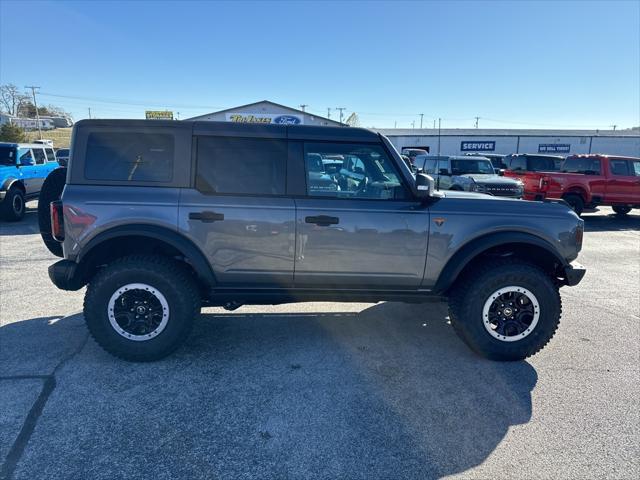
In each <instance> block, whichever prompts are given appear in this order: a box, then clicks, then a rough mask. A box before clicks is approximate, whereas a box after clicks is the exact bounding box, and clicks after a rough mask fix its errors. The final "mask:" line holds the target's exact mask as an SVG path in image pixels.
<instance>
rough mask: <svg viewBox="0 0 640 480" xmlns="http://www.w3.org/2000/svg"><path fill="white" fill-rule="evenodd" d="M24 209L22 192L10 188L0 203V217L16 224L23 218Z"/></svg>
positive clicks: (18, 189) (15, 188) (16, 188)
mask: <svg viewBox="0 0 640 480" xmlns="http://www.w3.org/2000/svg"><path fill="white" fill-rule="evenodd" d="M26 208H27V207H26V205H25V201H24V192H23V191H22V190H21V189H20V188H18V187H15V186H14V187H11V188H10V189H9V191H8V192H7V194H6V195H5V197H4V200H3V201H2V203H0V217H1V218H2V219H3V220H6V221H8V222H17V221H19V220H22V219H23V218H24V212H25V210H26Z"/></svg>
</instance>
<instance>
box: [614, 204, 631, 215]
mask: <svg viewBox="0 0 640 480" xmlns="http://www.w3.org/2000/svg"><path fill="white" fill-rule="evenodd" d="M611 208H613V211H614V212H616V213H617V214H618V215H626V214H627V213H629V212H630V211H631V207H622V206H617V207H611Z"/></svg>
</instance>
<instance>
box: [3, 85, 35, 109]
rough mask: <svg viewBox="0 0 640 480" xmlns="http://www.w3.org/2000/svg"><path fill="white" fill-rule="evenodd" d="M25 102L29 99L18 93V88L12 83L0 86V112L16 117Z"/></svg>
mask: <svg viewBox="0 0 640 480" xmlns="http://www.w3.org/2000/svg"><path fill="white" fill-rule="evenodd" d="M27 100H29V97H28V96H27V95H25V94H23V93H20V90H18V87H16V86H15V85H13V84H12V83H9V84H7V85H0V110H2V111H4V112H6V113H8V114H9V115H18V111H19V110H20V108H21V107H22V105H23V104H24V103H25V102H26V101H27Z"/></svg>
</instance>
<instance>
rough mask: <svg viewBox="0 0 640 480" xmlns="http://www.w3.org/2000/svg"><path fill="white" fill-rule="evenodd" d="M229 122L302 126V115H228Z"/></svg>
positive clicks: (226, 115)
mask: <svg viewBox="0 0 640 480" xmlns="http://www.w3.org/2000/svg"><path fill="white" fill-rule="evenodd" d="M225 117H226V120H227V122H236V123H273V124H277V125H301V124H302V123H303V121H304V118H303V117H302V115H291V114H282V113H233V112H232V113H226V114H225Z"/></svg>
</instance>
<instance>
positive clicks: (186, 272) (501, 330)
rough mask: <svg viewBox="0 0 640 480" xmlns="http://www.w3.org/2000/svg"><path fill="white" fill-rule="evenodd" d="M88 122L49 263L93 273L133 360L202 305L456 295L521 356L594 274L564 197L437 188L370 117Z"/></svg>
mask: <svg viewBox="0 0 640 480" xmlns="http://www.w3.org/2000/svg"><path fill="white" fill-rule="evenodd" d="M74 129H75V130H74V133H73V146H72V149H73V152H74V154H73V157H71V159H70V161H69V166H68V172H67V175H66V177H65V176H64V175H62V173H64V171H65V170H66V169H58V170H56V172H57V173H58V174H59V175H58V180H57V181H56V182H52V183H50V184H49V185H55V187H51V188H50V189H48V190H50V191H49V192H47V194H48V197H49V198H54V197H55V196H56V195H60V192H63V193H62V197H61V199H60V200H57V201H54V202H52V203H51V220H52V221H51V225H52V232H47V233H52V234H53V237H54V238H55V239H57V240H58V241H60V242H62V243H63V245H64V247H63V249H62V251H60V252H59V253H58V254H60V255H62V252H64V259H62V260H60V261H58V262H57V263H54V264H53V265H51V266H50V268H49V276H50V278H51V280H52V281H53V283H54V284H55V285H56V286H58V287H59V288H61V289H64V290H78V289H80V288H82V287H83V286H85V285H88V286H87V290H86V294H85V301H84V318H85V321H86V322H87V325H88V328H89V331H90V332H91V334H92V335H93V337H94V338H95V339H96V340H97V342H98V343H99V344H100V345H101V346H102V347H104V348H105V349H106V350H107V351H109V352H111V353H112V354H114V355H116V356H119V357H122V358H125V359H127V360H136V361H150V360H156V359H159V358H162V357H164V356H166V355H168V354H169V353H170V352H172V351H174V350H175V349H176V348H177V347H178V346H179V345H180V344H182V343H183V342H184V340H185V339H186V338H187V335H188V334H189V331H190V329H191V327H192V325H193V322H194V319H195V318H196V317H197V316H198V314H199V312H200V307H201V305H218V306H224V307H225V308H227V309H229V310H233V309H235V308H238V307H239V306H241V305H243V304H278V303H287V302H301V301H317V300H325V301H352V302H363V301H366V302H378V301H385V300H393V301H405V302H416V303H424V304H426V305H428V304H429V302H433V301H439V300H441V299H443V298H448V299H449V305H450V318H451V323H452V325H453V328H454V329H455V331H456V332H457V333H458V334H459V335H460V337H461V338H462V340H463V341H464V342H466V343H467V344H468V345H469V346H470V347H471V348H472V349H473V350H474V351H476V352H478V353H479V354H480V355H483V356H485V357H488V358H491V359H495V360H517V359H522V358H525V357H528V356H530V355H533V354H534V353H536V352H538V351H539V350H540V349H541V348H543V347H544V346H545V345H546V343H547V342H548V341H549V340H550V339H551V337H552V336H553V335H554V332H555V331H556V329H557V327H558V323H559V319H560V313H561V299H560V295H559V287H560V286H562V285H575V284H577V283H578V282H579V281H580V280H581V279H582V277H583V275H584V272H585V270H584V268H582V267H580V266H578V265H577V264H575V263H572V262H574V260H575V259H576V258H577V256H578V252H579V251H580V249H581V246H582V236H583V229H584V223H583V221H582V220H580V219H579V218H578V217H577V216H576V215H575V213H574V212H572V211H571V210H570V209H569V208H568V207H567V206H566V205H565V204H564V202H546V203H534V202H521V201H518V200H512V199H504V198H502V199H497V198H495V197H492V196H489V195H479V194H476V193H468V192H455V191H446V192H439V191H435V190H434V181H433V179H432V178H431V177H429V176H428V175H426V174H423V173H418V174H416V175H415V176H414V175H413V174H412V173H411V171H410V170H409V168H407V166H406V164H405V163H404V161H403V160H402V159H401V158H400V155H399V154H398V152H397V151H396V150H395V148H394V147H393V145H392V144H391V142H389V140H388V139H387V138H386V137H384V136H382V135H379V134H377V133H375V132H372V131H369V130H365V129H360V128H348V129H347V128H340V127H335V128H334V127H315V126H303V125H252V124H225V123H220V122H206V121H205V122H198V121H196V122H189V121H183V122H170V121H161V120H154V121H144V120H83V121H81V122H78V123H77V124H76V125H75V127H74ZM330 155H331V156H333V155H339V156H340V157H341V158H343V159H344V162H343V165H342V168H341V169H340V171H339V172H338V174H337V178H336V180H337V183H338V185H340V187H341V188H340V189H328V188H322V189H316V188H314V187H313V185H314V181H313V178H314V176H315V174H316V173H320V172H316V171H315V169H317V168H318V167H319V165H318V159H319V158H328V157H329V156H330ZM482 160H483V161H485V162H489V161H488V160H486V159H482ZM465 161H471V162H473V161H475V160H474V159H473V158H469V157H465ZM52 175H53V174H52ZM65 178H67V179H68V182H67V183H66V185H65V182H64V179H65ZM63 187H64V189H63Z"/></svg>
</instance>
